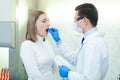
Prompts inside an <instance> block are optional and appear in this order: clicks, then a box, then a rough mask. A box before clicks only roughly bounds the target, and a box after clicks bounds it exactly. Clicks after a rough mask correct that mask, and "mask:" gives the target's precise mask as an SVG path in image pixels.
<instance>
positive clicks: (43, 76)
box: [20, 36, 55, 80]
mask: <svg viewBox="0 0 120 80" xmlns="http://www.w3.org/2000/svg"><path fill="white" fill-rule="evenodd" d="M37 38H38V41H37V42H32V41H30V40H25V41H24V42H23V43H22V45H21V53H20V56H21V58H22V61H23V64H24V67H25V70H26V72H27V75H28V78H29V79H28V80H55V79H54V54H53V49H52V47H51V46H50V44H49V42H48V41H47V40H45V42H44V41H43V38H42V37H38V36H37Z"/></svg>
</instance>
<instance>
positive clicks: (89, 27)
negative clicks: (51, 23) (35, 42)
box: [48, 3, 108, 80]
mask: <svg viewBox="0 0 120 80" xmlns="http://www.w3.org/2000/svg"><path fill="white" fill-rule="evenodd" d="M75 11H76V12H75V16H74V18H75V24H76V26H75V30H76V31H78V32H80V33H83V34H84V37H83V39H82V41H81V47H80V48H79V50H78V51H77V52H76V53H75V52H73V51H72V50H71V49H70V48H69V47H68V46H66V45H65V44H64V43H63V42H62V40H61V39H60V37H59V33H58V30H57V29H56V28H50V29H48V31H49V32H50V33H51V35H52V37H53V39H54V40H55V41H56V42H57V48H58V50H59V51H61V53H62V54H63V55H64V56H65V57H66V58H67V59H68V60H69V61H70V62H71V63H72V64H74V65H76V71H73V70H70V69H69V68H68V67H67V66H64V65H63V66H59V74H60V76H61V77H64V78H68V79H69V80H104V77H105V74H106V72H107V69H108V55H107V51H106V47H105V43H104V35H103V34H102V33H101V32H99V31H98V29H97V28H96V26H97V21H98V12H97V9H96V7H95V6H94V5H93V4H91V3H84V4H81V5H78V6H77V7H76V8H75Z"/></svg>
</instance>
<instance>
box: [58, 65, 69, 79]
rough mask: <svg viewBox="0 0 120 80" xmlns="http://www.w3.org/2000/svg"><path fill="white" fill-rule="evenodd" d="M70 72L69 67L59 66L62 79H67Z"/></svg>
mask: <svg viewBox="0 0 120 80" xmlns="http://www.w3.org/2000/svg"><path fill="white" fill-rule="evenodd" d="M69 71H70V69H69V68H68V67H67V66H64V65H62V66H59V74H60V76H61V77H63V78H67V77H68V73H69Z"/></svg>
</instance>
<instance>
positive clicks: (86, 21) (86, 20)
mask: <svg viewBox="0 0 120 80" xmlns="http://www.w3.org/2000/svg"><path fill="white" fill-rule="evenodd" d="M84 23H85V25H86V24H88V23H89V19H88V18H86V17H84Z"/></svg>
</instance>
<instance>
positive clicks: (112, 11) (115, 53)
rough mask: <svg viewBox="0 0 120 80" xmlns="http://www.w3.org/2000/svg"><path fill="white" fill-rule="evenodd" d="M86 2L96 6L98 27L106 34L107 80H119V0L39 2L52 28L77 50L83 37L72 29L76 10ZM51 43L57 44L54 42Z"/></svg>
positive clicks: (52, 0) (42, 0) (40, 0)
mask: <svg viewBox="0 0 120 80" xmlns="http://www.w3.org/2000/svg"><path fill="white" fill-rule="evenodd" d="M84 2H90V3H93V4H95V6H96V7H97V9H98V12H99V21H98V26H97V27H98V28H99V30H101V31H102V32H104V33H105V41H106V45H107V47H108V52H109V70H108V73H107V75H106V79H105V80H117V75H118V74H120V40H119V39H120V36H119V35H120V31H119V30H120V27H119V25H120V15H119V14H120V11H119V7H120V5H119V3H120V1H119V0H111V1H110V0H105V1H103V0H97V1H96V0H69V1H68V0H59V1H58V0H50V1H44V0H39V9H40V10H43V11H46V12H47V14H48V16H49V18H50V21H51V26H53V27H57V28H58V29H59V32H60V34H61V38H62V40H63V41H64V42H66V44H68V45H69V46H70V47H72V48H73V49H76V48H78V46H79V44H78V42H79V40H80V38H81V36H82V35H78V34H77V33H75V32H74V30H73V27H72V26H73V17H74V8H75V6H77V5H79V4H81V3H84ZM50 40H51V39H50ZM51 43H52V44H55V43H54V42H53V41H52V40H51ZM52 46H53V45H52ZM53 48H55V46H53ZM55 52H56V51H55ZM56 53H57V52H56Z"/></svg>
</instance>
